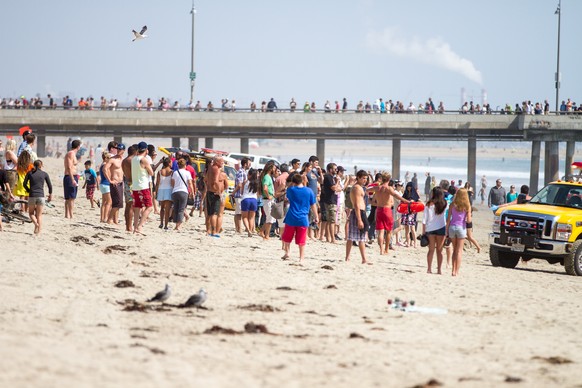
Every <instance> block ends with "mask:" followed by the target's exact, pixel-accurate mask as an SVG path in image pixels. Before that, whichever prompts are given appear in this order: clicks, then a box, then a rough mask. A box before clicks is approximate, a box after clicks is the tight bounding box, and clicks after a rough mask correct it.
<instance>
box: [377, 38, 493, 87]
mask: <svg viewBox="0 0 582 388" xmlns="http://www.w3.org/2000/svg"><path fill="white" fill-rule="evenodd" d="M366 43H367V45H368V46H369V47H371V48H374V49H386V50H388V51H389V52H390V53H392V54H394V55H396V56H399V57H402V58H411V59H414V60H417V61H419V62H424V63H427V64H430V65H434V66H438V67H441V68H443V69H447V70H450V71H453V72H456V73H459V74H461V75H463V76H465V77H467V78H468V79H470V80H471V81H474V82H476V83H478V84H479V85H482V84H483V77H482V76H481V72H480V71H479V70H477V69H476V68H475V65H473V62H471V61H470V60H468V59H465V58H462V57H461V56H460V55H459V54H457V53H455V52H454V51H453V50H452V49H451V46H450V45H449V44H448V43H447V42H445V41H443V40H442V39H441V38H429V39H426V40H420V39H419V38H416V37H414V38H405V37H402V36H399V34H398V31H397V29H396V28H386V29H385V30H384V31H382V32H370V33H369V34H368V35H367V37H366Z"/></svg>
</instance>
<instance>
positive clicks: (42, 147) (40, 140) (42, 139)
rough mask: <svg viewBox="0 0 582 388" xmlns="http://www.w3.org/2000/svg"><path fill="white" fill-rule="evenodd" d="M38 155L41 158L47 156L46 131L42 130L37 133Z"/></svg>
mask: <svg viewBox="0 0 582 388" xmlns="http://www.w3.org/2000/svg"><path fill="white" fill-rule="evenodd" d="M36 155H37V156H38V157H39V158H44V157H45V156H46V136H45V135H44V131H42V130H40V131H37V133H36Z"/></svg>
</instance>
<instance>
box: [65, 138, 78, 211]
mask: <svg viewBox="0 0 582 388" xmlns="http://www.w3.org/2000/svg"><path fill="white" fill-rule="evenodd" d="M79 148H81V140H73V142H72V143H71V150H70V151H69V152H67V154H66V155H65V176H64V177H63V188H64V190H65V218H73V208H74V206H75V198H77V189H78V187H79V175H78V174H77V163H78V162H79V161H78V160H77V151H79Z"/></svg>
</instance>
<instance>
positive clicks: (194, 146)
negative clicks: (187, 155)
mask: <svg viewBox="0 0 582 388" xmlns="http://www.w3.org/2000/svg"><path fill="white" fill-rule="evenodd" d="M188 148H189V149H191V150H192V151H198V149H199V148H200V142H199V141H198V138H197V137H189V138H188Z"/></svg>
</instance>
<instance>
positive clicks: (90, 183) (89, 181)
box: [83, 160, 97, 209]
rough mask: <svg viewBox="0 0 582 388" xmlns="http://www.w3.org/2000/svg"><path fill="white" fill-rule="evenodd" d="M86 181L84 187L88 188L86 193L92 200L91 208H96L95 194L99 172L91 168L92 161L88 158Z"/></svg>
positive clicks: (85, 172)
mask: <svg viewBox="0 0 582 388" xmlns="http://www.w3.org/2000/svg"><path fill="white" fill-rule="evenodd" d="M83 173H84V174H85V183H84V184H83V188H84V189H85V190H86V191H85V195H86V197H87V199H88V200H89V201H90V202H91V209H95V201H94V199H93V196H94V194H95V188H96V187H97V173H95V170H93V169H92V168H91V161H90V160H87V161H86V162H85V171H84V172H83Z"/></svg>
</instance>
